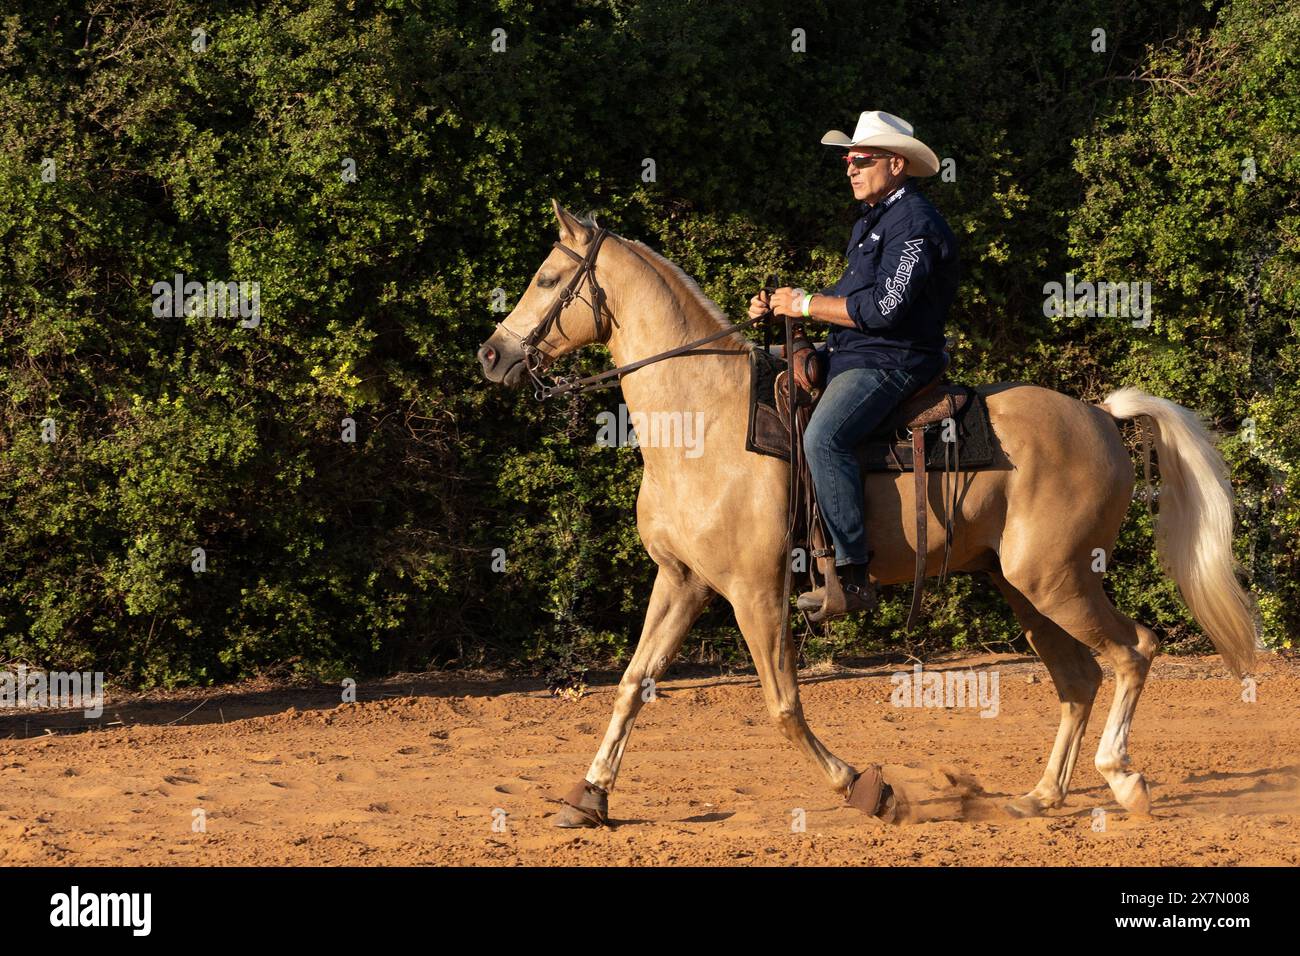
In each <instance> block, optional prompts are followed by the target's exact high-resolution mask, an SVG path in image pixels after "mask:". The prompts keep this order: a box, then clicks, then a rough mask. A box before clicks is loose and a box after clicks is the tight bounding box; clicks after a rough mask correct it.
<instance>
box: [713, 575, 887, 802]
mask: <svg viewBox="0 0 1300 956" xmlns="http://www.w3.org/2000/svg"><path fill="white" fill-rule="evenodd" d="M732 604H733V606H734V607H735V610H736V623H737V624H739V625H740V631H741V633H742V634H743V635H744V637H745V644H746V645H747V646H748V647H749V653H750V655H751V656H752V657H753V658H754V669H755V670H756V671H758V679H759V682H760V683H761V684H762V686H763V700H764V701H765V702H766V703H767V709H768V713H769V714H771V716H772V720H773V721H775V723H776V725H777V727H779V728H780V730H781V733H782V734H783V735H784V736H785V738H786V739H787V740H789V741H790V742H791V743H793V744H794V745H795V746H796V747H798V748H799V750H800V751H801V752H802V753H803V755H804V756H805V757H807V758H808V759H809V760H810V761H811V762H812V763H813V764H814V765H815V766H816V767H817V769H819V770H820V771H821V772H822V775H823V776H824V777H825V779H826V782H827V783H828V784H829V785H830V786H831V788H832V789H834V790H836V791H838V792H839V793H841V794H843V795H844V796H845V798H846V799H847V800H848V803H849V805H850V806H852V807H855V808H856V809H858V810H861V811H863V812H864V813H869V814H872V815H875V816H880V817H881V818H882V819H886V820H892V819H893V818H894V815H895V813H896V804H895V801H894V798H893V795H892V791H891V790H890V789H889V787H888V786H887V785H886V784H885V782H884V777H883V776H882V775H881V773H880V769H879V767H877V766H875V765H871V766H869V767H868V768H866V769H865V770H864V771H863V772H862V774H861V775H859V773H858V771H857V770H855V769H854V768H853V767H852V766H850V765H849V764H847V763H845V762H844V761H843V760H841V759H840V758H839V757H837V756H835V755H834V754H833V753H831V752H830V750H828V749H827V747H826V745H825V744H823V743H822V742H821V741H820V740H818V739H817V736H816V735H815V734H814V733H813V732H812V730H811V728H809V726H808V721H806V720H805V719H804V715H803V705H802V704H801V703H800V702H799V675H798V672H797V671H796V670H795V656H796V653H795V648H794V637H793V635H792V634H791V633H790V631H789V629H788V628H787V627H786V616H785V613H783V610H784V609H783V608H782V607H781V600H780V591H779V590H778V591H776V593H775V594H773V593H772V591H771V590H770V589H764V590H758V591H750V592H749V593H747V594H743V595H737V596H736V597H735V598H733V599H732ZM782 645H784V653H782Z"/></svg>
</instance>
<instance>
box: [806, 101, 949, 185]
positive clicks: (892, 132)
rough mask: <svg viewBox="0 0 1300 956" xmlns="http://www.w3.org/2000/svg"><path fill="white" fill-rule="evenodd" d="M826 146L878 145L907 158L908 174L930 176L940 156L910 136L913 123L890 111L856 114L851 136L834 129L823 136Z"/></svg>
mask: <svg viewBox="0 0 1300 956" xmlns="http://www.w3.org/2000/svg"><path fill="white" fill-rule="evenodd" d="M822 142H823V143H825V144H826V145H827V146H840V147H843V148H845V149H860V148H862V147H864V146H879V147H880V148H881V149H887V150H889V151H890V152H891V153H897V154H898V155H900V156H902V157H903V158H904V159H906V160H907V174H908V175H909V176H933V175H934V174H935V173H937V172H938V171H939V158H938V157H937V156H935V155H934V150H932V149H930V147H929V146H926V145H925V143H923V142H921V141H920V140H919V139H917V138H916V137H915V136H913V135H912V124H911V123H909V122H908V121H907V120H905V119H901V118H899V117H897V116H895V115H894V114H893V113H882V112H881V111H880V110H871V111H869V112H866V113H863V114H862V115H861V116H859V117H858V127H857V129H855V130H854V131H853V135H852V136H848V135H847V134H845V133H844V132H842V131H840V130H838V129H833V130H830V131H829V132H827V134H826V135H825V136H823V137H822Z"/></svg>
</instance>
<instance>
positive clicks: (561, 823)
mask: <svg viewBox="0 0 1300 956" xmlns="http://www.w3.org/2000/svg"><path fill="white" fill-rule="evenodd" d="M551 826H553V827H560V828H561V829H565V830H572V829H578V828H586V829H591V830H595V829H597V828H599V827H600V822H599V821H598V820H596V819H594V818H593V817H590V816H588V815H587V814H586V813H584V812H583V811H581V810H579V809H578V808H577V807H571V806H569V805H568V804H567V803H566V804H565V805H564V806H562V807H560V812H559V813H557V814H556V815H555V816H553V817H552V818H551Z"/></svg>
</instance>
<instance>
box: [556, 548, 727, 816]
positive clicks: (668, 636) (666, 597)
mask: <svg viewBox="0 0 1300 956" xmlns="http://www.w3.org/2000/svg"><path fill="white" fill-rule="evenodd" d="M712 597H713V592H712V591H711V590H709V589H708V588H707V587H705V586H704V585H702V584H701V583H700V582H699V581H697V580H695V579H694V578H693V577H692V576H691V575H690V573H689V572H688V571H686V569H685V568H684V567H681V566H669V565H661V566H660V568H659V573H658V575H656V577H655V583H654V590H653V591H651V593H650V605H649V607H648V608H647V610H646V616H645V624H644V625H643V626H642V629H641V640H640V641H638V642H637V646H636V651H635V652H634V653H633V654H632V660H631V661H629V662H628V665H627V669H626V670H625V671H624V672H623V677H622V679H621V680H620V681H619V683H618V691H617V695H616V697H615V700H614V714H613V716H612V717H610V721H609V728H608V729H607V730H606V731H605V738H604V740H602V741H601V744H600V748H599V749H598V750H597V751H596V758H595V759H594V760H593V761H592V762H591V768H590V769H589V770H588V771H587V776H586V778H585V783H586V784H592V785H594V786H595V787H597V788H599V790H598V791H596V792H588V793H587V794H586V795H585V799H584V798H583V797H579V796H578V795H577V793H576V790H575V792H574V793H573V794H571V795H570V797H568V798H566V800H568V801H569V805H566V806H564V807H562V808H561V809H560V812H559V813H557V814H556V815H555V817H554V818H553V819H552V821H551V823H552V824H553V825H554V826H558V827H585V826H595V825H598V823H600V822H603V817H604V816H605V814H606V813H607V811H608V807H607V795H608V792H609V791H610V790H611V789H613V787H614V780H615V779H616V778H617V777H618V768H619V764H620V763H621V762H622V760H623V750H624V748H626V747H627V741H628V738H629V737H630V736H631V734H632V724H633V722H634V721H635V720H636V715H637V713H638V712H639V711H640V710H641V705H642V704H644V703H645V702H646V700H647V699H648V697H649V696H650V694H649V693H648V689H649V684H648V683H647V681H646V678H651V679H652V680H658V679H659V678H661V677H662V676H663V674H664V672H665V671H666V670H667V669H668V665H669V664H670V663H671V662H672V659H673V658H674V657H676V656H677V651H678V650H679V649H680V648H681V646H682V640H683V639H684V638H685V637H686V633H687V632H688V631H689V630H690V629H691V625H692V624H694V623H695V619H696V618H697V617H699V616H700V612H701V611H703V610H704V607H705V605H707V604H708V603H709V600H710V599H711V598H712ZM579 786H580V787H582V786H583V785H582V784H580V785H579ZM573 803H581V804H582V805H583V806H584V807H585V808H586V812H584V810H582V809H579V808H578V807H575V806H573V805H572V804H573ZM593 811H598V812H593Z"/></svg>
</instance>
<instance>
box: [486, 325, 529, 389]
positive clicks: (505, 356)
mask: <svg viewBox="0 0 1300 956" xmlns="http://www.w3.org/2000/svg"><path fill="white" fill-rule="evenodd" d="M477 354H478V364H479V367H480V368H481V369H482V370H483V377H484V378H486V379H487V380H488V381H489V382H496V383H498V384H500V385H504V386H506V387H507V388H516V387H518V386H519V385H520V384H521V383H522V382H523V380H524V374H525V371H526V370H525V368H524V352H523V349H522V348H520V347H519V344H518V343H517V342H514V341H512V340H510V339H507V338H505V337H504V336H503V335H502V334H501V333H500V331H497V332H493V333H492V335H491V336H490V337H489V338H488V340H487V341H486V342H484V343H483V344H482V345H480V346H479V350H478V353H477Z"/></svg>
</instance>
